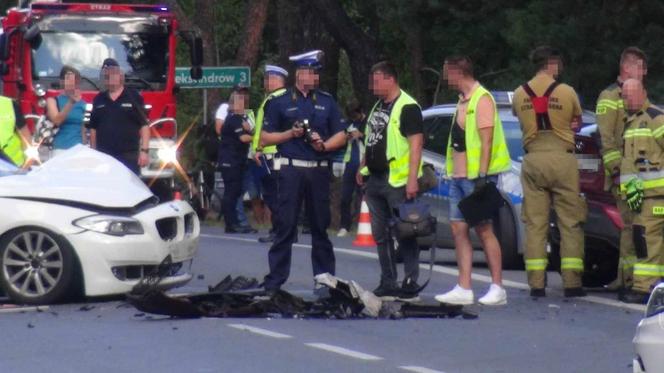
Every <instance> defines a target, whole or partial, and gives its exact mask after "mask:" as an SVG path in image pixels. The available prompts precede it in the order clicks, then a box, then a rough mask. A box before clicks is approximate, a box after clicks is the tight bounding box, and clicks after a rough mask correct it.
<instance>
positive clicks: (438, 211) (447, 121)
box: [422, 113, 454, 247]
mask: <svg viewBox="0 0 664 373" xmlns="http://www.w3.org/2000/svg"><path fill="white" fill-rule="evenodd" d="M451 126H452V113H434V114H430V115H427V113H425V115H424V152H423V155H422V158H423V160H424V162H426V163H430V164H432V165H433V166H434V168H435V170H436V176H438V180H439V185H438V186H437V187H436V188H434V189H432V190H430V191H428V192H427V193H424V195H423V196H422V198H423V199H424V200H425V201H426V202H427V203H428V204H429V206H431V212H432V214H433V215H434V216H435V217H436V218H437V219H438V229H437V231H436V244H437V246H439V247H450V246H453V245H454V240H453V238H452V229H451V227H450V221H449V201H448V199H449V180H446V179H445V178H444V176H445V149H446V148H447V139H448V137H449V133H450V128H451Z"/></svg>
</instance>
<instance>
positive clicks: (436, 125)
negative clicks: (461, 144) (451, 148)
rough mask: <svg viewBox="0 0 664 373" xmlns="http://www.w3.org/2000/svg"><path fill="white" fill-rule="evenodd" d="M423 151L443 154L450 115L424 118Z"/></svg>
mask: <svg viewBox="0 0 664 373" xmlns="http://www.w3.org/2000/svg"><path fill="white" fill-rule="evenodd" d="M423 124H424V149H426V150H429V151H431V152H434V153H438V154H444V153H445V149H446V148H447V138H448V137H449V134H450V127H451V125H452V116H451V115H435V116H430V117H427V118H424V123H423Z"/></svg>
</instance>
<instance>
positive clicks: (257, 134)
mask: <svg viewBox="0 0 664 373" xmlns="http://www.w3.org/2000/svg"><path fill="white" fill-rule="evenodd" d="M284 93H286V88H279V89H277V90H276V91H274V92H272V93H270V94H268V95H267V96H265V98H264V99H263V102H261V104H260V106H259V107H258V110H257V111H256V127H255V128H254V138H253V139H252V140H251V149H252V150H253V151H254V152H255V151H256V149H258V148H260V146H259V145H260V144H259V142H260V138H261V130H263V120H264V118H265V104H267V102H268V101H269V100H271V99H273V98H275V97H279V96H281V95H283V94H284ZM262 151H263V153H265V154H275V153H276V152H277V146H276V145H269V146H266V147H264V148H263V150H262Z"/></svg>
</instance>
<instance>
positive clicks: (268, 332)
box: [228, 324, 293, 339]
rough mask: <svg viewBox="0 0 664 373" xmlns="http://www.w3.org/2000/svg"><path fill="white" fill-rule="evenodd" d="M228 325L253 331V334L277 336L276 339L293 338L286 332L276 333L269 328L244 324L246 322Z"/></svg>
mask: <svg viewBox="0 0 664 373" xmlns="http://www.w3.org/2000/svg"><path fill="white" fill-rule="evenodd" d="M228 326H230V327H231V328H235V329H239V330H243V331H247V332H251V333H254V334H259V335H262V336H265V337H271V338H277V339H288V338H293V337H292V336H290V335H288V334H283V333H277V332H273V331H271V330H267V329H261V328H257V327H255V326H249V325H246V324H228Z"/></svg>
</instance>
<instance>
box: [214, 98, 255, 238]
mask: <svg viewBox="0 0 664 373" xmlns="http://www.w3.org/2000/svg"><path fill="white" fill-rule="evenodd" d="M228 105H229V114H228V116H227V117H226V120H225V121H224V126H223V127H222V128H221V143H220V145H219V160H218V164H219V169H220V171H221V177H222V178H223V179H224V197H223V199H222V209H223V214H224V221H225V223H226V230H225V231H226V233H251V232H250V230H249V229H247V228H245V227H241V226H240V224H239V220H238V216H237V211H236V202H237V200H238V199H239V198H240V196H241V194H242V184H243V181H244V174H245V172H246V171H247V170H246V157H247V151H248V150H249V143H251V139H252V136H251V132H250V131H251V129H250V125H249V123H248V117H247V113H246V110H245V107H246V96H245V94H243V93H242V92H241V91H239V90H235V91H234V92H233V93H232V94H231V96H230V99H229V103H228Z"/></svg>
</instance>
